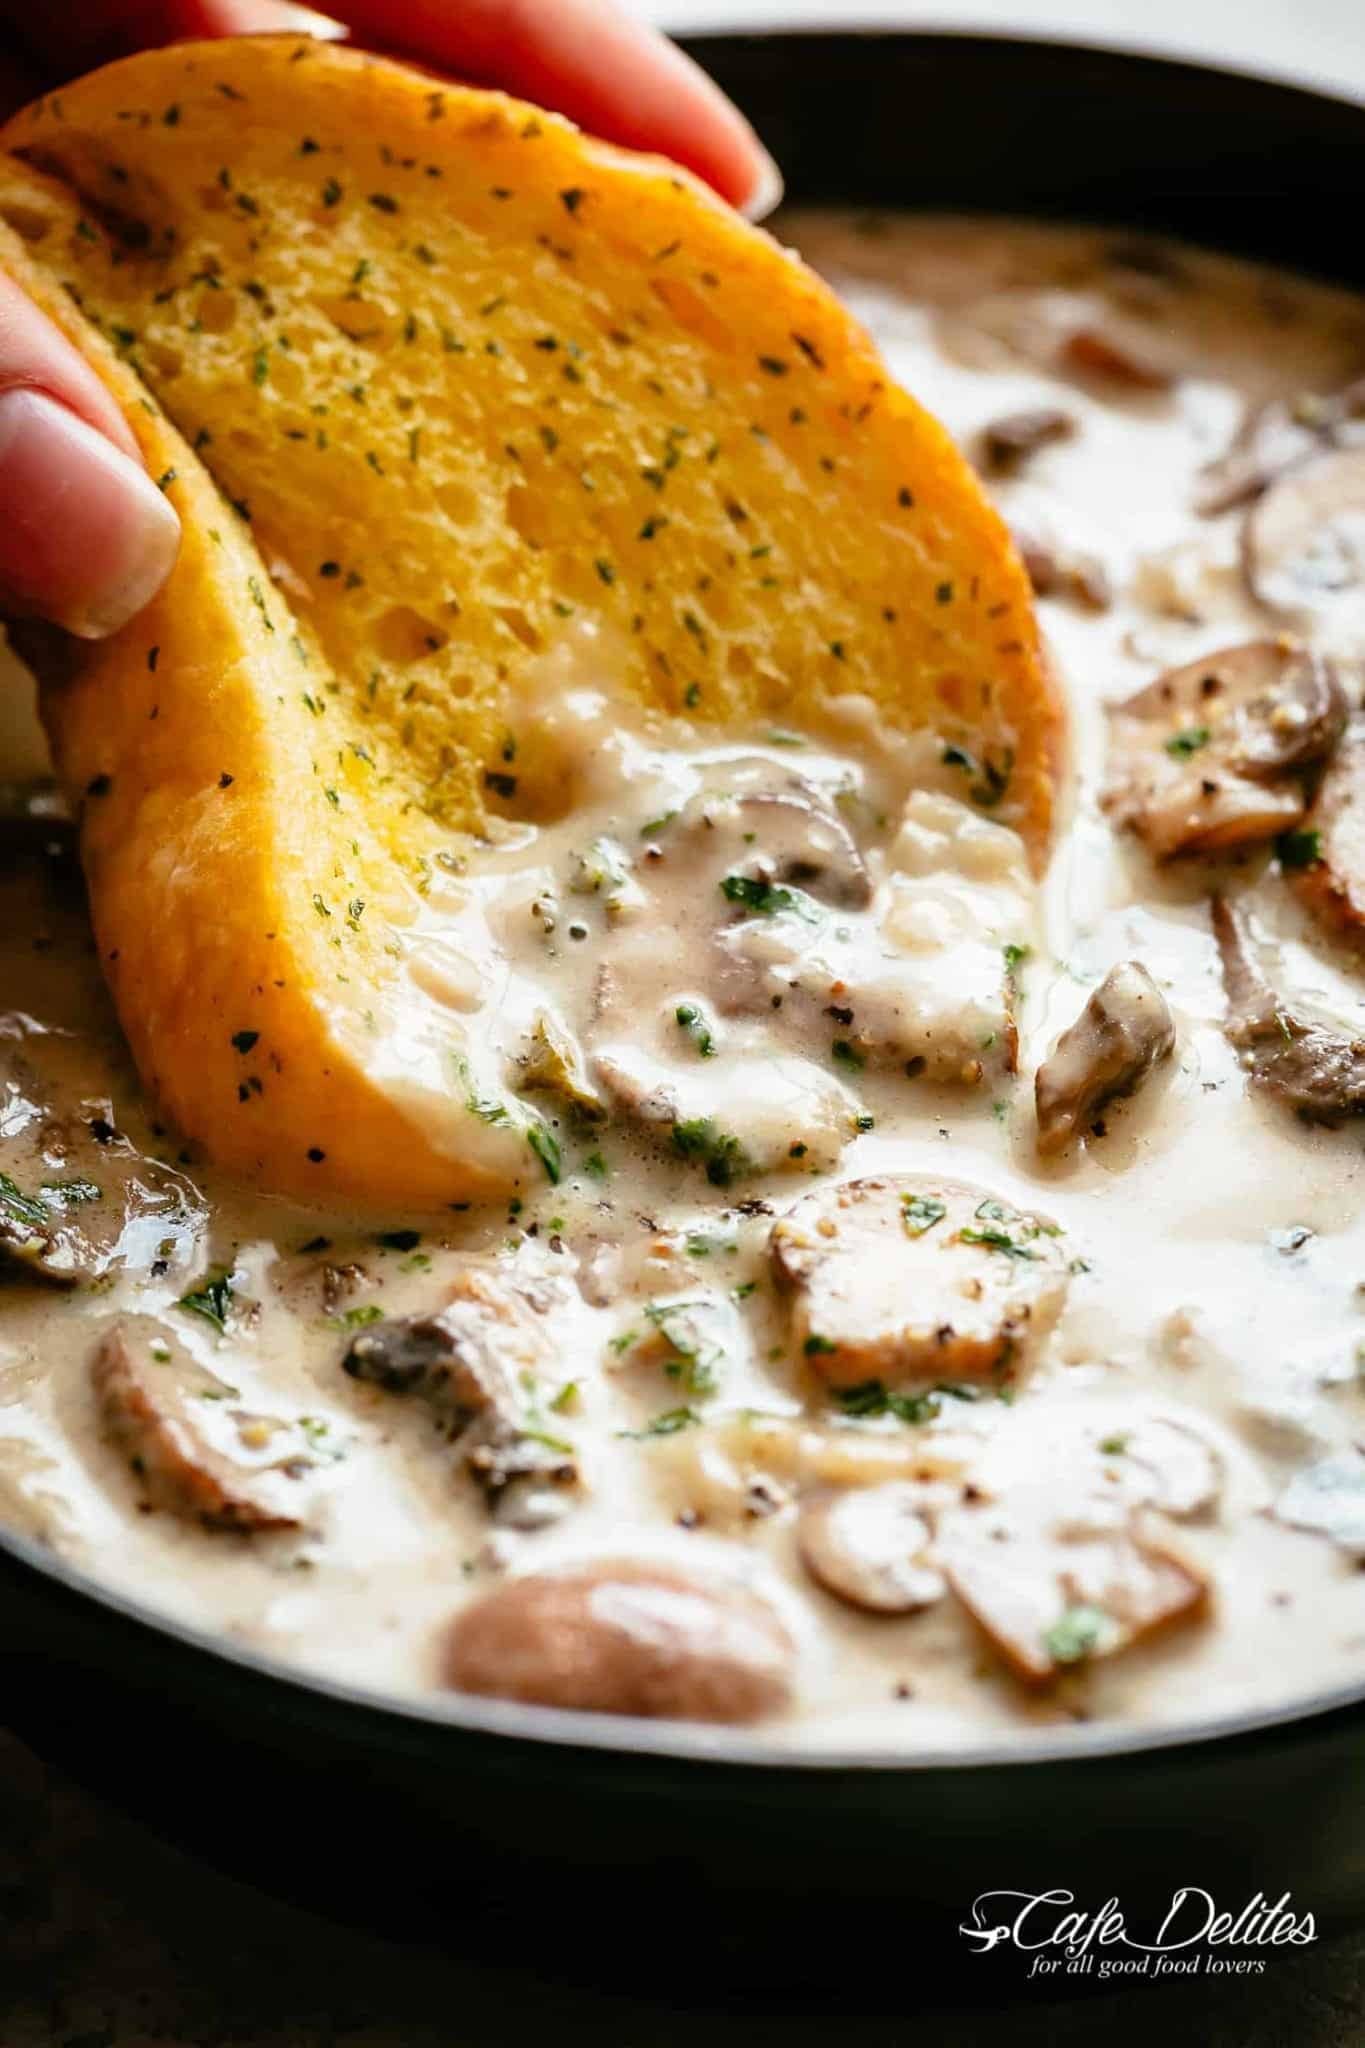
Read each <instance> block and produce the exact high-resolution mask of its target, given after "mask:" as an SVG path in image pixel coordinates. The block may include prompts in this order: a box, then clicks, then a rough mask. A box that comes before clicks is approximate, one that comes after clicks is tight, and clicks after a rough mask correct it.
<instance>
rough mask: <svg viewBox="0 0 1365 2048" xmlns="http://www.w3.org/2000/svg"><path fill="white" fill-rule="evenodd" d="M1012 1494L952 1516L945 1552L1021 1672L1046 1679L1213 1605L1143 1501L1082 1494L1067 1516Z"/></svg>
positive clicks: (953, 1574) (995, 1639) (942, 1543)
mask: <svg viewBox="0 0 1365 2048" xmlns="http://www.w3.org/2000/svg"><path fill="white" fill-rule="evenodd" d="M1032 1506H1033V1503H1032V1502H1030V1503H1029V1505H1028V1506H1026V1507H1025V1508H1023V1509H1022V1510H1018V1511H1016V1510H1015V1509H1013V1508H1012V1507H1011V1504H1010V1503H1009V1501H1005V1502H1003V1503H1001V1504H999V1505H996V1504H994V1503H986V1504H982V1505H979V1506H973V1507H964V1508H962V1509H960V1510H958V1511H957V1512H955V1513H954V1514H953V1515H951V1516H950V1517H948V1518H946V1519H945V1522H944V1524H943V1526H942V1527H941V1528H940V1531H939V1540H938V1556H939V1558H940V1561H941V1562H942V1565H943V1569H944V1573H945V1575H946V1577H947V1580H948V1583H949V1585H950V1586H951V1587H952V1589H953V1591H954V1593H956V1595H957V1597H958V1599H959V1600H960V1601H961V1602H962V1604H963V1606H964V1607H965V1608H966V1609H967V1611H968V1613H969V1614H970V1615H971V1617H972V1619H973V1620H974V1621H975V1622H976V1623H977V1624H978V1626H979V1627H980V1628H981V1629H983V1630H984V1632H985V1634H986V1635H987V1636H988V1637H989V1639H990V1641H991V1643H992V1645H993V1647H994V1648H995V1649H996V1650H997V1651H998V1652H999V1653H1000V1655H1001V1656H1002V1657H1003V1658H1004V1660H1005V1662H1006V1663H1007V1664H1008V1665H1009V1667H1010V1669H1011V1670H1012V1671H1013V1672H1014V1674H1015V1676H1016V1677H1017V1678H1020V1679H1022V1680H1023V1681H1024V1683H1025V1684H1028V1685H1044V1684H1046V1683H1048V1681H1049V1680H1051V1679H1054V1678H1056V1677H1057V1676H1058V1675H1059V1674H1060V1673H1061V1672H1063V1671H1064V1670H1066V1669H1067V1668H1068V1667H1070V1666H1073V1665H1078V1664H1083V1663H1087V1662H1089V1661H1090V1660H1091V1659H1092V1658H1095V1657H1108V1656H1112V1655H1114V1654H1115V1653H1116V1652H1117V1651H1119V1650H1123V1649H1126V1648H1127V1647H1128V1645H1129V1644H1130V1643H1132V1642H1135V1641H1136V1640H1137V1639H1138V1637H1140V1636H1146V1635H1150V1634H1151V1633H1152V1632H1153V1631H1154V1630H1156V1629H1159V1628H1163V1627H1165V1626H1168V1625H1169V1624H1171V1623H1173V1622H1176V1621H1181V1620H1189V1619H1191V1618H1193V1617H1194V1616H1196V1615H1198V1614H1199V1613H1200V1612H1201V1610H1202V1609H1204V1607H1205V1605H1206V1603H1207V1598H1208V1582H1207V1580H1206V1579H1205V1578H1203V1577H1202V1576H1201V1575H1200V1574H1199V1573H1198V1572H1196V1571H1195V1570H1194V1569H1193V1567H1192V1566H1191V1565H1189V1564H1188V1563H1186V1562H1185V1561H1184V1560H1183V1559H1181V1558H1179V1557H1177V1556H1175V1555H1174V1554H1173V1552H1172V1551H1170V1550H1169V1549H1168V1548H1167V1547H1166V1546H1165V1545H1164V1544H1163V1543H1162V1541H1161V1540H1160V1538H1159V1536H1158V1535H1156V1534H1155V1533H1154V1532H1153V1531H1152V1530H1151V1529H1150V1528H1149V1527H1148V1525H1147V1523H1146V1522H1145V1520H1144V1518H1143V1516H1142V1514H1141V1512H1140V1511H1131V1510H1129V1511H1124V1512H1122V1513H1121V1514H1119V1515H1115V1513H1114V1512H1113V1511H1112V1510H1110V1511H1108V1512H1106V1507H1105V1504H1103V1503H1098V1502H1097V1503H1096V1505H1095V1509H1094V1512H1093V1514H1091V1513H1090V1512H1089V1511H1088V1509H1087V1505H1086V1504H1085V1503H1084V1502H1083V1503H1082V1504H1081V1505H1080V1506H1079V1508H1078V1509H1077V1510H1076V1511H1073V1512H1072V1513H1071V1514H1069V1515H1067V1516H1066V1518H1065V1519H1062V1518H1061V1517H1054V1516H1053V1515H1035V1514H1034V1513H1033V1512H1031V1509H1032Z"/></svg>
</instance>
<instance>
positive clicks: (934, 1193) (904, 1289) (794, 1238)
mask: <svg viewBox="0 0 1365 2048" xmlns="http://www.w3.org/2000/svg"><path fill="white" fill-rule="evenodd" d="M1060 1235H1061V1233H1060V1232H1059V1230H1058V1228H1057V1226H1056V1225H1055V1224H1053V1223H1050V1222H1049V1221H1048V1220H1047V1219H1046V1218H1045V1217H1041V1216H1034V1215H1029V1214H1025V1213H1023V1212H1021V1211H1019V1210H1017V1209H1014V1208H1011V1207H1010V1206H1009V1205H1008V1204H1007V1203H1005V1202H1001V1201H999V1200H997V1199H996V1198H995V1197H994V1196H992V1195H989V1194H987V1192H986V1190H985V1189H984V1188H979V1187H971V1186H969V1185H967V1184H966V1183H965V1182H963V1181H952V1180H938V1179H931V1178H928V1177H918V1176H904V1177H896V1178H890V1177H888V1178H886V1179H876V1180H853V1181H842V1182H840V1183H839V1184H838V1185H837V1186H835V1187H829V1188H821V1189H819V1190H818V1191H817V1192H816V1193H814V1194H811V1195H807V1196H806V1198H805V1200H804V1201H801V1202H798V1203H797V1205H796V1207H795V1208H794V1209H792V1210H790V1211H789V1212H788V1213H787V1215H785V1216H782V1217H779V1219H778V1221H777V1222H776V1223H775V1224H774V1225H773V1229H772V1235H771V1239H770V1245H771V1250H772V1258H773V1264H774V1266H775V1267H776V1270H777V1274H778V1277H779V1279H780V1280H781V1282H782V1283H783V1285H784V1286H785V1288H786V1289H787V1290H788V1293H789V1298H790V1321H791V1329H792V1334H793V1337H794V1338H795V1340H796V1342H797V1344H798V1345H799V1347H800V1349H801V1352H802V1354H803V1356H804V1357H805V1358H806V1359H807V1360H808V1361H809V1363H810V1365H811V1366H812V1368H813V1369H814V1371H815V1372H817V1373H818V1374H819V1376H820V1377H821V1379H823V1380H824V1381H826V1383H827V1384H828V1385H830V1386H832V1387H836V1388H843V1389H845V1390H847V1389H848V1388H851V1387H857V1386H861V1385H863V1384H864V1383H866V1382H867V1381H880V1382H882V1383H883V1384H885V1385H893V1384H895V1383H897V1382H900V1381H905V1380H925V1379H928V1380H934V1381H938V1380H958V1379H960V1380H980V1379H985V1378H987V1377H989V1376H990V1375H991V1374H998V1373H1005V1372H1010V1371H1013V1370H1014V1369H1015V1368H1016V1367H1017V1365H1018V1364H1019V1363H1020V1361H1021V1359H1022V1358H1023V1356H1024V1355H1025V1354H1026V1353H1027V1351H1028V1350H1029V1349H1031V1348H1032V1347H1033V1345H1035V1344H1036V1342H1037V1341H1038V1340H1039V1338H1041V1337H1042V1336H1043V1335H1045V1334H1046V1332H1047V1330H1048V1329H1049V1327H1050V1326H1051V1324H1052V1323H1053V1321H1055V1319H1056V1317H1057V1315H1058V1313H1059V1311H1060V1309H1061V1306H1062V1302H1063V1300H1064V1298H1065V1295H1066V1289H1067V1261H1066V1258H1065V1256H1064V1254H1063V1252H1062V1250H1061V1246H1060V1242H1059V1240H1060Z"/></svg>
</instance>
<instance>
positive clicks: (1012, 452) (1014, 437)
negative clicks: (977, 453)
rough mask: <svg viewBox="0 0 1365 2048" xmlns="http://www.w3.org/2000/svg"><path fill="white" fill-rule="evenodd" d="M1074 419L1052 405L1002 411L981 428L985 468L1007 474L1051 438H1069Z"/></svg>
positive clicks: (1074, 429) (1072, 429)
mask: <svg viewBox="0 0 1365 2048" xmlns="http://www.w3.org/2000/svg"><path fill="white" fill-rule="evenodd" d="M1075 432H1076V421H1075V419H1074V417H1073V415H1072V414H1071V413H1069V412H1063V411H1062V410H1061V409H1060V407H1058V406H1055V405H1040V406H1034V407H1032V408H1031V409H1030V410H1028V411H1025V412H1007V413H1002V414H1001V415H1000V416H999V418H998V419H993V420H988V421H987V422H986V424H985V426H984V427H983V428H982V429H981V452H982V454H983V456H984V457H985V462H986V467H987V469H988V470H990V471H991V472H992V474H994V475H995V476H1010V475H1013V473H1014V472H1015V470H1017V469H1018V468H1020V466H1021V465H1022V464H1023V463H1024V462H1025V461H1026V459H1027V458H1028V457H1029V456H1030V455H1033V454H1035V453H1036V452H1037V450H1038V449H1039V448H1046V447H1049V446H1050V445H1051V443H1052V442H1054V441H1069V440H1070V439H1071V437H1072V436H1073V435H1074V433H1075Z"/></svg>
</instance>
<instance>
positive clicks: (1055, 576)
mask: <svg viewBox="0 0 1365 2048" xmlns="http://www.w3.org/2000/svg"><path fill="white" fill-rule="evenodd" d="M1011 530H1012V532H1013V535H1014V545H1015V546H1016V547H1017V548H1018V550H1019V555H1020V559H1021V560H1022V562H1023V564H1024V567H1025V569H1026V570H1027V571H1028V579H1029V582H1030V583H1031V584H1032V585H1033V594H1034V596H1035V597H1064V598H1070V599H1072V600H1073V601H1074V602H1075V603H1077V604H1079V605H1083V606H1084V607H1085V609H1086V610H1087V611H1092V612H1105V611H1108V609H1109V607H1110V605H1111V604H1112V603H1113V601H1114V590H1113V585H1112V584H1111V582H1110V580H1109V572H1108V570H1107V569H1106V568H1105V566H1104V564H1103V562H1102V561H1101V560H1100V558H1099V556H1098V555H1091V554H1087V553H1086V552H1085V550H1084V549H1082V548H1077V547H1072V546H1071V545H1070V544H1069V543H1067V542H1065V541H1062V540H1059V539H1057V538H1056V537H1055V536H1053V535H1052V534H1049V533H1047V532H1045V531H1044V529H1043V527H1042V526H1041V525H1040V524H1038V523H1036V522H1035V523H1033V524H1030V525H1026V524H1024V523H1023V522H1021V521H1019V520H1016V521H1015V522H1014V525H1013V527H1012V529H1011Z"/></svg>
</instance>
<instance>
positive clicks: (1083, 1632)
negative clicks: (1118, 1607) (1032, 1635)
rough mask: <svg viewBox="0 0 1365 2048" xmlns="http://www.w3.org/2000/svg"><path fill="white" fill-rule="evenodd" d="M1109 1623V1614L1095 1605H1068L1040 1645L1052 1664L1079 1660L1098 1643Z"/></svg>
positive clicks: (1082, 1659)
mask: <svg viewBox="0 0 1365 2048" xmlns="http://www.w3.org/2000/svg"><path fill="white" fill-rule="evenodd" d="M1111 1626H1112V1624H1111V1622H1110V1619H1109V1616H1108V1615H1107V1614H1105V1613H1104V1612H1103V1611H1102V1610H1101V1609H1100V1608H1098V1607H1086V1606H1076V1607H1068V1608H1067V1610H1066V1612H1065V1613H1064V1614H1063V1616H1062V1618H1061V1620H1060V1621H1054V1622H1053V1624H1052V1627H1051V1628H1050V1629H1049V1630H1048V1631H1047V1633H1046V1635H1045V1636H1044V1637H1043V1647H1044V1649H1045V1650H1046V1651H1047V1653H1048V1656H1049V1657H1051V1659H1052V1661H1053V1663H1054V1664H1080V1663H1083V1662H1084V1661H1085V1659H1086V1658H1087V1657H1089V1656H1091V1655H1092V1654H1093V1652H1094V1651H1095V1650H1096V1649H1097V1648H1098V1647H1099V1644H1100V1641H1101V1639H1102V1638H1103V1637H1104V1636H1105V1635H1106V1634H1107V1633H1108V1632H1109V1630H1110V1628H1111Z"/></svg>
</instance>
